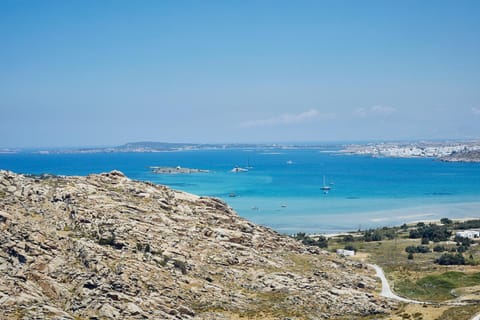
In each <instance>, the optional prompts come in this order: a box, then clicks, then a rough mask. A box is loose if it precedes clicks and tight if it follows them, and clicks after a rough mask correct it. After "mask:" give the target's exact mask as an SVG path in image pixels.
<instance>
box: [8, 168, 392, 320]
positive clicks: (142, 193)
mask: <svg viewBox="0 0 480 320" xmlns="http://www.w3.org/2000/svg"><path fill="white" fill-rule="evenodd" d="M377 286H378V284H377V281H376V279H375V278H373V272H372V271H371V270H367V269H366V267H365V266H364V265H362V264H360V263H358V262H351V261H349V260H346V259H343V258H337V257H336V256H334V255H332V254H330V253H327V252H325V251H321V250H319V249H318V248H314V247H306V246H304V245H302V244H300V243H299V242H297V241H295V240H294V239H291V238H289V237H286V236H283V235H280V234H278V233H276V232H274V231H272V230H270V229H268V228H264V227H261V226H257V225H254V224H252V223H250V222H249V221H247V220H245V219H242V218H240V217H239V216H238V215H237V214H236V213H235V212H234V211H232V209H231V208H229V207H228V206H227V205H226V204H225V203H223V202H221V201H219V200H217V199H212V198H204V197H197V196H194V195H190V194H186V193H183V192H178V191H174V190H171V189H168V188H166V187H164V186H158V185H154V184H151V183H146V182H138V181H133V180H130V179H128V178H127V177H125V176H124V175H123V174H122V173H120V172H118V171H112V172H110V173H105V174H100V175H90V176H87V177H56V176H49V175H43V176H24V175H18V174H14V173H12V172H8V171H0V309H1V310H2V311H1V315H0V318H1V319H77V320H78V319H238V318H241V317H244V318H252V317H257V318H261V319H287V318H288V319H335V318H340V319H343V318H348V319H355V318H361V317H363V316H366V315H371V314H377V315H378V316H379V317H380V316H381V315H382V314H383V313H388V312H389V311H390V309H391V307H392V306H391V305H390V304H389V303H388V302H386V301H384V300H383V299H382V298H380V297H378V295H377V294H376V291H375V289H376V287H377Z"/></svg>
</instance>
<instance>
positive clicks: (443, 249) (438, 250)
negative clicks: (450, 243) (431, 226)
mask: <svg viewBox="0 0 480 320" xmlns="http://www.w3.org/2000/svg"><path fill="white" fill-rule="evenodd" d="M433 251H434V252H444V251H447V249H446V248H445V247H444V246H441V245H439V244H437V245H436V246H435V247H433Z"/></svg>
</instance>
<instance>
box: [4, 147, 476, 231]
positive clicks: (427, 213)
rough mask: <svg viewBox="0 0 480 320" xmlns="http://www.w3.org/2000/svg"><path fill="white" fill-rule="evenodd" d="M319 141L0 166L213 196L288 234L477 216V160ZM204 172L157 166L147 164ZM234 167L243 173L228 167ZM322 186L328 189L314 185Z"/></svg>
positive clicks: (7, 159)
mask: <svg viewBox="0 0 480 320" xmlns="http://www.w3.org/2000/svg"><path fill="white" fill-rule="evenodd" d="M338 151H339V148H338V147H337V146H325V147H319V148H278V149H276V148H265V149H262V148H245V149H226V150H222V149H220V150H190V151H173V152H145V153H140V152H132V153H120V152H105V153H48V154H43V153H37V152H21V153H12V154H0V169H3V170H11V171H14V172H17V173H23V174H43V173H49V174H56V175H82V176H83V175H88V174H92V173H101V172H108V171H111V170H120V171H122V172H123V173H124V174H125V175H127V176H128V177H130V178H131V179H136V180H142V181H150V182H153V183H156V184H161V185H166V186H169V187H171V188H174V189H178V190H182V191H186V192H189V193H193V194H197V195H201V196H210V197H216V198H220V199H222V200H224V201H226V202H227V203H228V204H229V205H230V206H231V207H232V208H234V209H235V210H236V212H237V213H238V214H239V215H240V216H242V217H244V218H247V219H249V220H251V221H253V222H255V223H258V224H261V225H264V226H267V227H270V228H272V229H274V230H276V231H278V232H281V233H285V234H292V233H296V232H306V233H312V234H327V233H329V234H330V233H338V232H346V231H355V230H365V229H369V228H376V227H382V226H393V225H401V224H403V223H410V222H415V221H433V220H437V221H438V220H439V219H441V218H443V217H448V218H453V219H455V218H480V164H479V163H450V162H441V161H438V160H435V159H429V158H413V159H412V158H410V159H400V158H373V157H369V156H358V155H346V154H342V153H339V152H338ZM154 166H168V167H177V166H180V167H183V168H195V169H203V170H208V172H202V173H190V174H175V175H166V174H156V173H154V172H152V169H151V167H154ZM236 166H238V167H240V168H245V169H248V171H241V172H232V169H234V168H235V167H236ZM324 184H325V185H327V186H329V187H330V190H329V191H328V192H325V191H324V190H322V187H323V186H324Z"/></svg>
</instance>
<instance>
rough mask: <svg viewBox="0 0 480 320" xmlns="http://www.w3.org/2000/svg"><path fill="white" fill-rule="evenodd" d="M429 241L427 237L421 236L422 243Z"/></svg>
mask: <svg viewBox="0 0 480 320" xmlns="http://www.w3.org/2000/svg"><path fill="white" fill-rule="evenodd" d="M429 242H430V240H428V238H422V244H428V243H429Z"/></svg>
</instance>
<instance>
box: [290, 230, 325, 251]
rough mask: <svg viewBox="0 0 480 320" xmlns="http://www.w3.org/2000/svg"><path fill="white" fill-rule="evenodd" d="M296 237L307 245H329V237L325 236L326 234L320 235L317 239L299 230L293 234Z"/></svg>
mask: <svg viewBox="0 0 480 320" xmlns="http://www.w3.org/2000/svg"><path fill="white" fill-rule="evenodd" d="M293 237H294V238H295V239H297V240H300V241H302V243H303V244H304V245H307V246H317V247H320V248H327V247H328V239H327V238H325V237H324V236H320V237H318V239H317V240H315V239H314V238H311V237H309V236H307V235H305V233H303V232H299V233H297V234H296V235H294V236H293Z"/></svg>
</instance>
